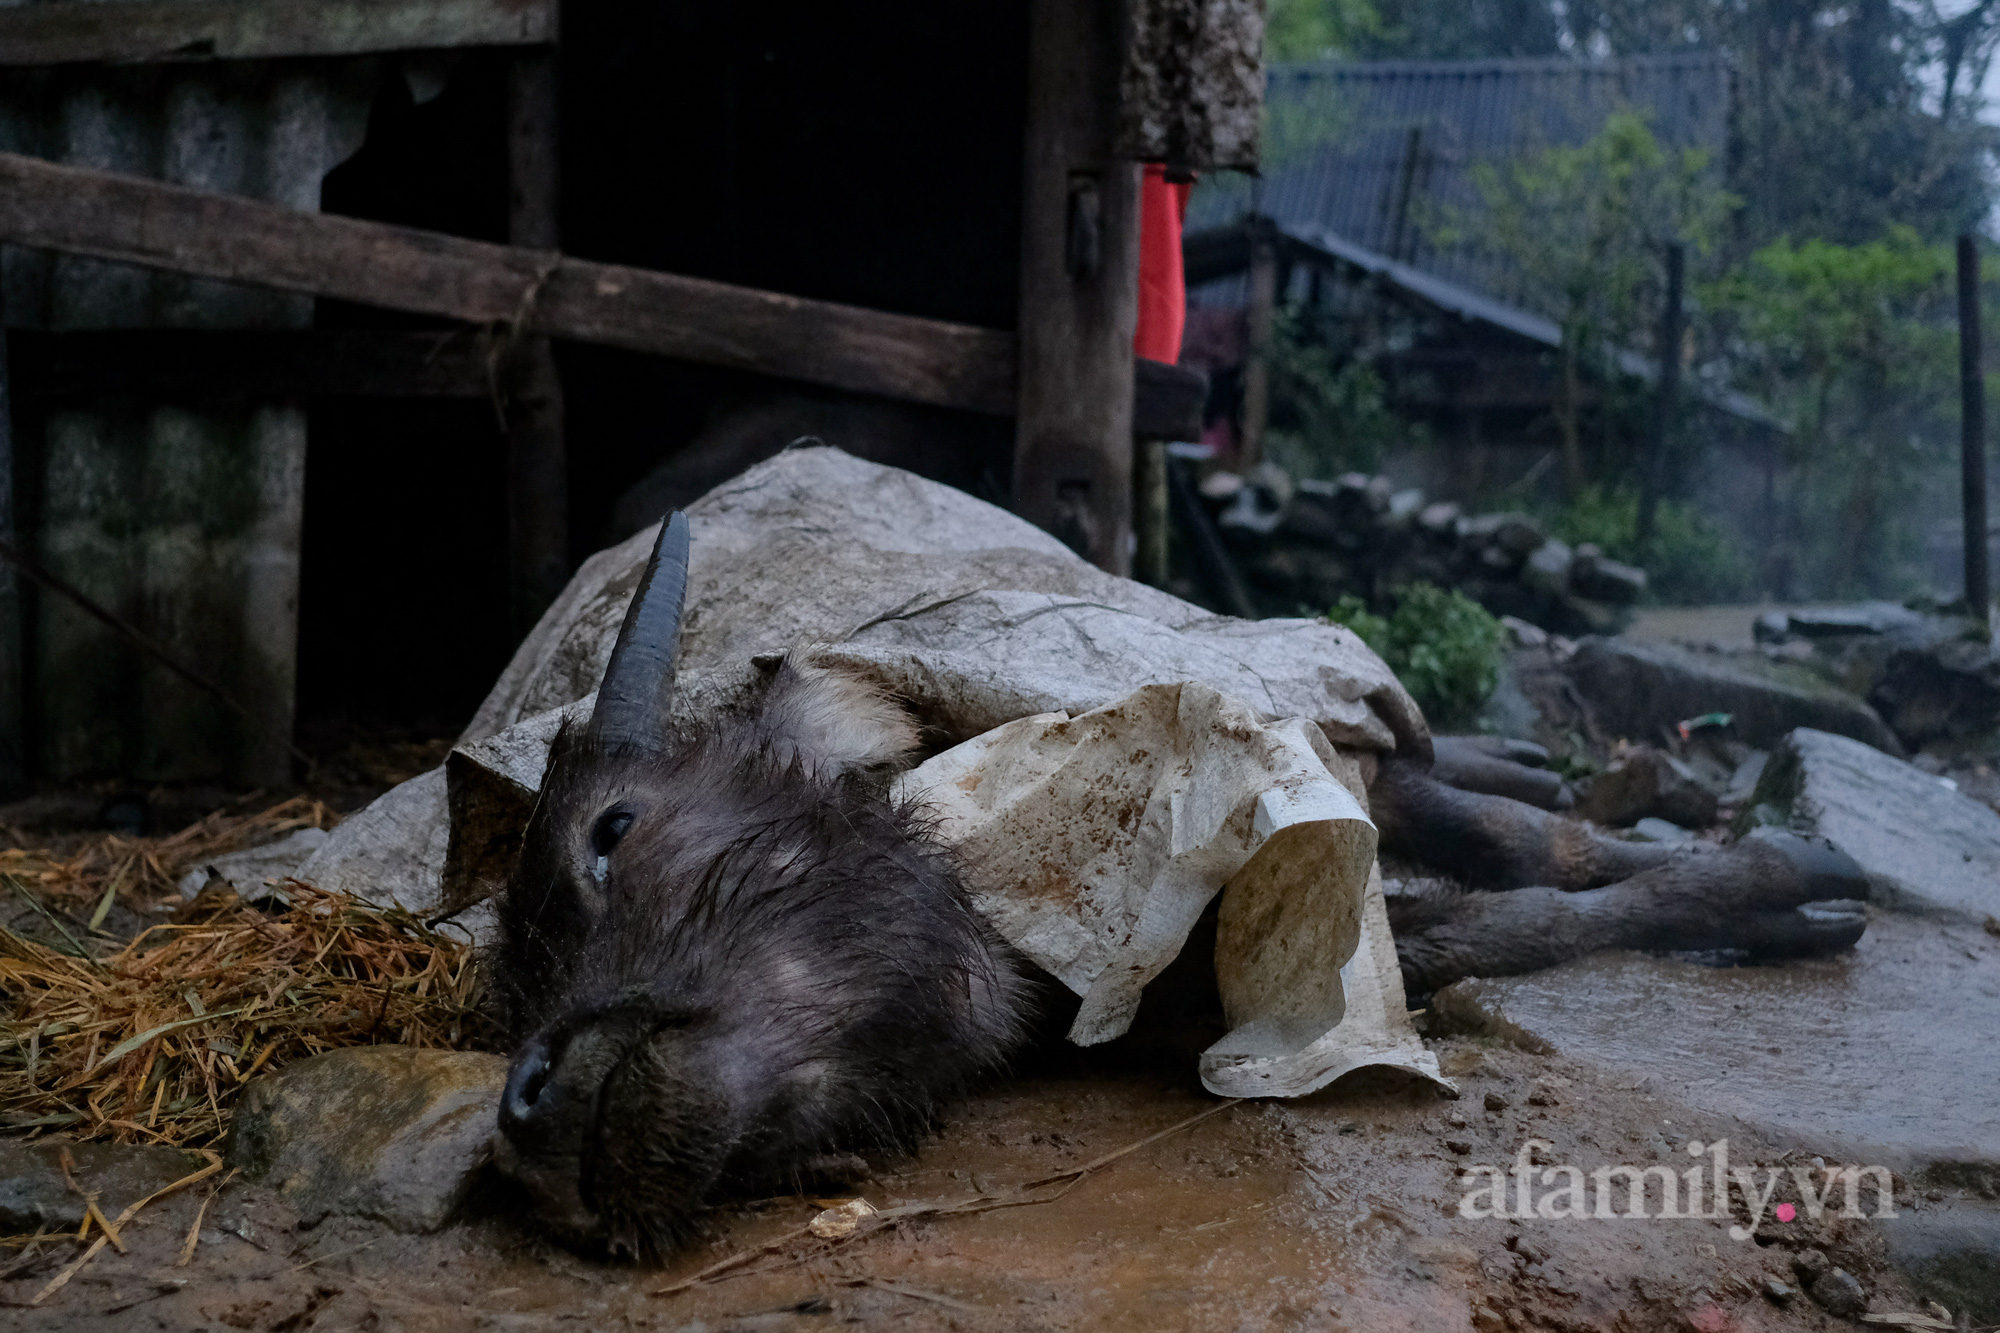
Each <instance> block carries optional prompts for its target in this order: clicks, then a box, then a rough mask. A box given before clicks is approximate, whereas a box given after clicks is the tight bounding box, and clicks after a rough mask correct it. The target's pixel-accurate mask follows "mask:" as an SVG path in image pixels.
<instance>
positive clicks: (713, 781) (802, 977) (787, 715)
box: [494, 666, 1024, 1255]
mask: <svg viewBox="0 0 2000 1333" xmlns="http://www.w3.org/2000/svg"><path fill="white" fill-rule="evenodd" d="M824 684H825V680H824V678H823V677H822V678H819V679H818V680H817V681H816V679H815V676H814V673H811V672H809V671H808V672H806V673H801V672H798V671H795V670H793V668H791V667H789V666H788V667H786V668H785V670H784V671H783V672H781V674H780V679H779V680H778V682H777V683H776V685H775V686H774V688H773V699H772V701H771V703H770V704H768V705H767V707H766V709H765V711H764V712H763V714H761V715H760V716H758V717H756V718H752V719H750V720H748V721H732V722H728V723H724V724H720V725H717V726H716V727H714V728H713V729H711V730H708V731H705V732H703V733H702V734H699V735H696V736H693V737H690V738H687V739H686V740H685V741H683V742H682V743H680V744H677V745H674V746H672V747H671V748H670V750H669V752H668V753H667V754H665V755H661V754H657V753H647V752H633V751H626V752H617V751H614V752H610V753H605V752H601V751H600V750H598V748H597V747H596V746H595V744H594V743H593V742H592V740H591V739H590V738H589V736H588V735H587V734H586V733H585V732H584V731H583V730H582V729H580V728H569V729H565V731H564V732H563V734H562V735H561V736H560V737H559V738H558V740H557V742H556V745H555V748H554V751H553V753H552V757H551V761H550V767H549V770H548V773H547V776H546V779H545V782H544V785H543V795H542V800H541V803H540V804H539V806H538V807H537V809H536V812H535V815H534V818H533V820H532V821H531V823H530V826H529V829H528V833H527V839H526V847H525V851H524V855H523V858H522V861H521V864H520V868H519V871H518V872H517V874H516V876H515V878H514V880H513V882H512V884H511V885H510V886H509V888H508V890H507V892H506V894H505V895H504V898H503V900H502V902H501V905H500V917H501V923H502V928H503V941H504V942H503V943H502V945H501V946H500V949H499V951H498V957H497V959H496V966H495V968H494V975H495V980H496V983H497V985H498V987H499V989H500V999H501V1002H502V1004H503V1007H504V1012H505V1014H506V1017H507V1020H508V1023H509V1025H510V1028H511V1031H512V1034H513V1036H514V1038H515V1040H516V1041H517V1042H519V1043H524V1044H525V1045H524V1049H527V1048H528V1047H532V1046H533V1045H534V1044H535V1043H537V1042H540V1043H544V1044H545V1045H546V1048H547V1049H548V1050H549V1051H550V1052H551V1053H552V1071H553V1072H552V1073H551V1075H550V1078H549V1088H550V1089H551V1091H550V1092H549V1093H548V1094H547V1095H548V1096H550V1097H551V1098H552V1099H555V1098H561V1099H563V1100H560V1101H555V1100H552V1102H551V1103H550V1113H549V1114H548V1115H547V1116H545V1117H543V1118H542V1120H541V1121H540V1122H538V1123H537V1124H536V1125H535V1126H533V1127H532V1128H526V1127H523V1126H521V1125H516V1126H514V1127H512V1128H509V1129H508V1130H507V1134H506V1140H507V1141H506V1142H504V1143H503V1144H502V1145H501V1147H502V1150H503V1156H504V1157H506V1158H508V1159H509V1160H507V1161H505V1162H503V1165H506V1166H508V1167H509V1169H511V1170H512V1171H513V1173H514V1174H515V1175H516V1176H517V1178H519V1179H521V1180H522V1181H523V1183H525V1184H526V1185H527V1186H528V1187H529V1190H530V1192H531V1193H533V1194H534V1195H535V1196H536V1199H537V1203H538V1205H539V1207H540V1211H541V1212H542V1213H543V1215H544V1217H545V1218H546V1219H547V1220H549V1221H551V1222H552V1223H553V1224H554V1225H556V1226H557V1227H558V1229H561V1230H566V1231H568V1232H570V1233H572V1234H573V1235H575V1236H577V1237H580V1238H591V1239H601V1240H603V1241H605V1242H607V1243H608V1244H609V1246H610V1247H611V1249H612V1251H613V1252H614V1253H620V1252H622V1253H627V1254H655V1255H657V1254H660V1253H662V1252H664V1251H666V1250H668V1249H671V1248H672V1247H673V1246H674V1245H675V1244H677V1243H678V1242H680V1241H681V1240H683V1239H685V1238H686V1236H687V1235H688V1234H689V1231H690V1229H691V1227H692V1226H693V1225H694V1224H695V1222H696V1221H697V1219H698V1218H699V1216H700V1214H701V1211H702V1209H703V1207H704V1205H706V1204H707V1203H709V1202H710V1201H711V1200H714V1199H716V1198H717V1197H719V1196H721V1195H724V1194H727V1193H733V1192H739V1191H744V1190H764V1189H772V1188H790V1187H793V1186H794V1185H795V1183H796V1182H797V1180H798V1179H799V1178H800V1177H801V1176H802V1175H803V1174H807V1173H810V1171H811V1170H812V1168H813V1164H814V1162H815V1159H820V1158H823V1157H825V1156H826V1155H828V1154H832V1153H839V1152H845V1151H855V1150H859V1151H873V1150H902V1149H907V1148H908V1147H910V1146H911V1145H912V1143H913V1141H914V1139H915V1138H916V1137H917V1136H918V1135H920V1134H921V1133H922V1132H923V1131H924V1130H925V1129H926V1128H927V1127H928V1125H929V1124H930V1123H931V1120H932V1117H933V1114H934V1112H935V1110H936V1108H937V1105H938V1103H939V1101H940V1100H941V1099H942V1098H945V1097H948V1096H949V1095H951V1094H952V1093H953V1092H955V1091H956V1090H958V1089H959V1088H961V1087H962V1086H963V1085H964V1084H965V1083H966V1082H967V1080H968V1079H970V1078H972V1077H973V1076H975V1075H977V1074H979V1073H981V1072H982V1071H984V1070H987V1069H989V1068H991V1067H993V1066H995V1065H996V1064H998V1063H999V1062H1000V1061H1001V1060H1002V1059H1003V1058H1004V1056H1005V1054H1006V1052H1007V1051H1008V1049H1009V1048H1010V1046H1012V1044H1013V1043H1014V1042H1015V1041H1016V1040H1017V1038H1018V1034H1019V1031H1020V1028H1021V1011H1022V1009H1023V1007H1024V1002H1023V995H1024V991H1023V987H1022V984H1021V982H1020V980H1019V977H1018V974H1017V970H1016V965H1015V963H1014V961H1013V959H1012V956H1011V955H1010V954H1009V953H1008V951H1007V950H1006V949H1005V946H1004V945H1002V944H1001V943H1000V942H999V941H998V939H997V938H996V937H995V936H994V935H993V934H992V932H991V930H990V929H989V928H988V927H987V926H986V925H985V923H984V922H983V921H982V920H981V918H980V917H979V916H978V915H977V914H976V913H975V912H974V911H973V909H972V907H971V905H970V904H969V902H968V901H967V897H966V892H965V888H964V886H963V884H962V883H961V881H960V879H959V876H958V874H957V871H956V869H955V867H954V865H953V863H952V860H951V858H950V856H949V855H948V854H947V853H946V852H945V851H944V849H943V848H941V847H940V846H939V845H938V844H937V843H936V842H935V840H934V839H932V838H931V837H930V836H929V834H928V832H927V831H926V829H925V827H924V825H923V823H922V822H921V820H920V818H919V817H918V816H917V815H916V814H915V813H914V812H913V811H912V810H910V809H908V808H905V807H899V806H896V805H894V804H892V803H891V802H890V800H889V799H888V797H887V796H886V794H885V791H884V787H883V783H882V781H881V778H880V775H879V772H871V771H870V768H869V763H870V762H871V761H875V760H879V758H880V750H881V748H882V747H881V746H880V745H877V746H876V747H875V749H874V750H873V751H871V752H867V753H856V751H867V750H868V746H867V745H857V744H856V743H855V740H856V738H855V736H854V735H853V734H851V733H850V734H848V735H845V736H839V735H830V734H829V733H828V730H827V728H825V727H821V728H820V730H819V731H818V732H815V731H814V725H815V723H814V720H813V717H812V710H813V708H814V707H817V706H819V705H821V704H824V705H825V706H826V707H827V708H829V709H837V708H839V707H841V706H843V699H842V697H841V692H842V690H846V691H849V692H850V694H851V692H852V691H853V690H854V688H855V687H854V686H853V684H852V682H848V683H847V684H846V685H844V686H843V685H838V684H836V685H834V686H832V687H831V688H830V690H821V691H820V694H819V695H815V694H814V691H815V690H816V689H819V687H820V686H821V685H824ZM821 696H824V697H821ZM802 701H803V706H802ZM876 702H877V703H879V701H876ZM866 711H867V710H866V708H865V707H864V708H863V709H862V710H861V712H863V713H865V712H866ZM843 716H844V715H843ZM801 719H804V721H803V722H801ZM822 720H823V717H822ZM863 729H864V730H865V727H864V728H863ZM878 730H879V728H878ZM863 739H866V738H865V737H864V738H863ZM877 739H879V737H878V738H877ZM843 747H844V748H845V749H846V750H848V751H849V753H846V754H842V753H828V752H827V751H829V750H835V751H837V750H840V749H842V748H843ZM889 748H891V749H893V748H895V747H894V746H893V745H891V746H890V747H889ZM613 811H622V812H626V813H629V814H631V815H632V817H633V818H632V822H631V824H630V827H629V829H628V830H627V831H626V832H625V833H624V835H623V837H622V838H621V839H620V840H618V841H617V842H616V844H615V847H614V848H613V849H612V850H611V852H610V854H609V856H608V858H607V862H608V875H607V876H606V879H605V881H604V883H603V884H602V886H600V885H599V884H598V882H597V880H596V878H595V876H594V875H593V873H592V866H593V864H594V862H595V860H596V855H595V851H594V849H593V844H592V837H593V829H594V828H595V827H597V825H598V821H599V820H600V819H601V818H602V817H603V816H604V815H605V814H606V813H607V812H613ZM516 1065H517V1068H518V1067H519V1065H520V1057H518V1056H517V1060H516ZM507 1123H508V1122H507V1120H506V1117H505V1115H504V1113H503V1119H502V1124H503V1127H505V1126H507Z"/></svg>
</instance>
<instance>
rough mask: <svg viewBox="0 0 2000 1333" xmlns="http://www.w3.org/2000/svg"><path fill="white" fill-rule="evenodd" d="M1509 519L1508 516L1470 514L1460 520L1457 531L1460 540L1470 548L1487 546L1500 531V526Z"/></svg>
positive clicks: (1456, 526)
mask: <svg viewBox="0 0 2000 1333" xmlns="http://www.w3.org/2000/svg"><path fill="white" fill-rule="evenodd" d="M1507 519H1508V515H1506V514H1469V515H1467V516H1465V517H1464V518H1461V519H1459V520H1458V522H1457V524H1456V525H1455V531H1456V532H1457V533H1458V539H1459V540H1460V541H1461V542H1464V543H1465V544H1466V545H1468V546H1485V545H1486V544H1487V543H1489V542H1491V541H1492V540H1493V535H1494V534H1495V533H1497V532H1499V531H1500V525H1501V524H1502V523H1505V522H1506V521H1507Z"/></svg>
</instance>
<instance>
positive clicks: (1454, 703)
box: [1327, 583, 1503, 726]
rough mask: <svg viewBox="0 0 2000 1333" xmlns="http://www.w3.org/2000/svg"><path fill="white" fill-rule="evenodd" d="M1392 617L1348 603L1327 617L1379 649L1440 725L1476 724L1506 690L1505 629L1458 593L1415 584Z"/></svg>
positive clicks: (1402, 593) (1400, 595) (1401, 595)
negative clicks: (1490, 700)
mask: <svg viewBox="0 0 2000 1333" xmlns="http://www.w3.org/2000/svg"><path fill="white" fill-rule="evenodd" d="M1395 601H1396V607H1395V610H1394V611H1392V612H1391V613H1390V614H1389V615H1388V616H1387V617H1383V616H1379V615H1376V614H1375V613H1374V612H1373V611H1371V610H1369V609H1368V605H1367V603H1365V602H1363V601H1362V600H1361V599H1360V598H1358V597H1354V596H1347V597H1343V598H1341V599H1340V605H1338V606H1336V607H1334V608H1333V610H1331V611H1329V612H1328V613H1327V618H1328V619H1329V620H1332V621H1334V622H1335V623H1336V624H1341V625H1345V626H1347V627H1348V628H1349V629H1351V630H1353V631H1354V632H1355V633H1356V634H1358V635H1360V636H1361V641H1362V642H1363V643H1366V644H1367V645H1368V646H1369V647H1370V648H1373V649H1374V650H1375V652H1376V654H1377V655H1378V656H1380V657H1381V659H1382V660H1383V661H1384V662H1387V663H1388V664H1389V669H1390V670H1391V671H1394V672H1395V673H1396V678H1397V679H1398V680H1400V681H1402V682H1403V688H1404V689H1406V690H1408V691H1409V692H1410V695H1411V697H1412V698H1414V699H1415V700H1416V701H1417V706H1418V707H1420V708H1422V709H1423V710H1424V716H1425V717H1427V718H1429V719H1430V720H1431V722H1432V723H1433V724H1435V725H1440V726H1462V725H1468V724H1470V723H1471V721H1472V719H1473V718H1474V717H1475V716H1476V715H1477V714H1478V712H1479V707H1480V705H1481V704H1483V703H1485V702H1486V699H1487V696H1489V695H1491V694H1492V693H1493V687H1494V686H1495V685H1498V684H1499V683H1500V654H1501V647H1502V643H1503V638H1502V634H1501V630H1500V622H1499V621H1497V620H1495V619H1494V618H1493V617H1492V616H1491V615H1490V614H1488V612H1487V610H1486V608H1485V607H1483V606H1481V605H1480V604H1479V603H1477V602H1475V601H1473V600H1472V599H1471V598H1470V597H1467V596H1466V595H1465V594H1464V593H1462V592H1460V591H1458V590H1457V589H1456V588H1451V589H1445V588H1439V587H1435V586H1434V585H1432V584H1429V583H1413V584H1410V585H1409V586H1408V587H1406V588H1402V589H1400V590H1398V591H1397V593H1396V594H1395Z"/></svg>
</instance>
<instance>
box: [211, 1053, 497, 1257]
mask: <svg viewBox="0 0 2000 1333" xmlns="http://www.w3.org/2000/svg"><path fill="white" fill-rule="evenodd" d="M506 1077H507V1061H506V1059H505V1058H504V1057H502V1056H498V1055H481V1054H478V1053H475V1052H470V1051H426V1050H416V1049H414V1048H411V1047H408V1046H361V1047H352V1048H349V1049H347V1050H340V1051H330V1052H328V1053H327V1054H325V1055H317V1056H314V1057H312V1058H311V1059H308V1060H301V1061H299V1062H298V1063H296V1064H293V1065H290V1066H288V1067H287V1068H286V1069H284V1070H283V1071H282V1072H280V1073H277V1074H272V1075H267V1076H265V1077H263V1078H260V1079H257V1080H255V1081H254V1082H252V1083H251V1084H250V1086H249V1087H248V1088H247V1089H245V1090H244V1093H243V1096H242V1099H241V1100H240V1101H239V1102H238V1103H237V1106H236V1115H235V1120H234V1123H233V1125H232V1127H231V1130H230V1136H229V1145H228V1159H229V1163H230V1165H231V1166H235V1167H240V1168H242V1170H243V1172H244V1174H245V1175H247V1176H249V1177H250V1178H252V1179H254V1180H262V1181H263V1182H265V1183H266V1184H269V1185H272V1186H275V1187H276V1188H277V1189H278V1190H279V1191H280V1192H281V1193H282V1194H283V1195H285V1197H286V1201H287V1202H288V1203H289V1204H291V1206H292V1207H293V1208H295V1209H297V1210H298V1213H299V1216H300V1219H301V1220H302V1221H305V1222H307V1223H311V1222H314V1221H317V1220H318V1219H320V1218H322V1217H325V1216H327V1215H328V1214H341V1215H351V1216H361V1217H372V1218H374V1219H376V1220H377V1221H380V1222H385V1223H387V1224H388V1225H390V1226H392V1227H395V1228H396V1229H397V1230H399V1231H415V1232H424V1231H435V1230H437V1229H438V1228H439V1227H441V1226H443V1225H444V1224H445V1223H446V1222H448V1221H450V1220H451V1218H452V1215H453V1214H454V1213H456V1212H457V1211H458V1209H459V1207H460V1205H461V1204H463V1203H464V1201H465V1198H466V1195H467V1194H468V1193H470V1191H471V1189H472V1187H473V1184H474V1182H475V1180H476V1178H477V1177H478V1175H479V1173H480V1172H481V1170H482V1169H483V1168H484V1167H485V1166H486V1165H487V1162H488V1160H489V1157H490V1151H491V1150H490V1147H489V1144H490V1143H491V1141H492V1137H493V1131H494V1127H495V1124H496V1117H497V1115H498V1108H499V1104H500V1091H501V1088H502V1086H503V1085H504V1083H505V1082H506Z"/></svg>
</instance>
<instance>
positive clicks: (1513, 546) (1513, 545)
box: [1493, 514, 1549, 560]
mask: <svg viewBox="0 0 2000 1333" xmlns="http://www.w3.org/2000/svg"><path fill="white" fill-rule="evenodd" d="M1548 539H1549V537H1548V534H1547V533H1545V532H1543V531H1542V528H1541V525H1540V524H1538V523H1536V522H1535V520H1533V519H1532V518H1529V517H1528V516H1527V515H1526V514H1502V515H1501V516H1500V524H1499V526H1498V527H1496V528H1494V530H1493V544H1494V545H1495V546H1498V547H1499V548H1500V549H1501V550H1503V551H1505V552H1506V553H1507V554H1508V555H1511V556H1513V557H1514V558H1515V559H1516V560H1526V559H1527V558H1528V557H1529V556H1530V555H1532V554H1534V553H1535V552H1536V551H1537V550H1539V549H1540V548H1541V547H1542V545H1543V544H1544V543H1546V542H1547V541H1548Z"/></svg>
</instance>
